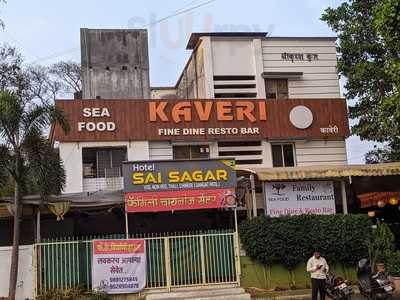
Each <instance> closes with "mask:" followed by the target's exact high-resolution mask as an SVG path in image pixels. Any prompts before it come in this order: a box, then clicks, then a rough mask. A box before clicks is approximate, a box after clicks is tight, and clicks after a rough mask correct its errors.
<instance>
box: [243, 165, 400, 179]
mask: <svg viewBox="0 0 400 300" xmlns="http://www.w3.org/2000/svg"><path fill="white" fill-rule="evenodd" d="M238 169H239V170H243V171H249V172H251V173H255V174H257V176H258V179H259V180H260V181H283V180H310V179H328V178H331V179H334V178H345V177H350V176H351V177H357V176H393V175H400V162H395V163H382V164H371V165H336V166H334V165H332V166H324V165H321V166H308V167H285V168H251V169H240V166H239V167H238Z"/></svg>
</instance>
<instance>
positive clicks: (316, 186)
mask: <svg viewBox="0 0 400 300" xmlns="http://www.w3.org/2000/svg"><path fill="white" fill-rule="evenodd" d="M265 198H266V209H267V215H268V216H271V217H280V216H292V215H302V214H316V215H330V214H334V213H335V192H334V189H333V182H332V181H295V182H268V183H265Z"/></svg>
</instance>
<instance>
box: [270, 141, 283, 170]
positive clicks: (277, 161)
mask: <svg viewBox="0 0 400 300" xmlns="http://www.w3.org/2000/svg"><path fill="white" fill-rule="evenodd" d="M272 166H273V167H283V157H282V147H281V145H272Z"/></svg>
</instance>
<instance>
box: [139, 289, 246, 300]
mask: <svg viewBox="0 0 400 300" xmlns="http://www.w3.org/2000/svg"><path fill="white" fill-rule="evenodd" d="M161 299H163V300H173V299H178V300H189V299H190V300H250V299H251V297H250V294H247V293H246V292H245V290H244V289H243V288H241V287H238V286H236V285H215V286H212V285H211V286H202V287H190V288H176V289H172V290H171V291H170V292H165V291H162V292H159V291H154V292H149V293H148V294H147V295H146V300H161Z"/></svg>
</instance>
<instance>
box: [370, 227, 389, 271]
mask: <svg viewBox="0 0 400 300" xmlns="http://www.w3.org/2000/svg"><path fill="white" fill-rule="evenodd" d="M366 245H367V247H368V256H369V259H370V261H371V266H372V267H373V268H375V264H376V263H386V261H387V255H388V254H390V253H392V252H393V251H394V248H395V246H394V234H393V233H392V231H391V230H390V228H389V226H387V225H386V224H385V223H382V222H378V223H377V224H376V226H375V228H374V229H373V232H372V235H371V236H370V237H369V239H366Z"/></svg>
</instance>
